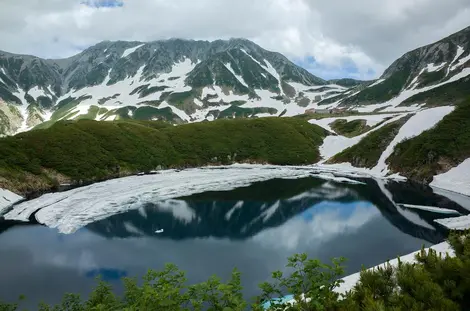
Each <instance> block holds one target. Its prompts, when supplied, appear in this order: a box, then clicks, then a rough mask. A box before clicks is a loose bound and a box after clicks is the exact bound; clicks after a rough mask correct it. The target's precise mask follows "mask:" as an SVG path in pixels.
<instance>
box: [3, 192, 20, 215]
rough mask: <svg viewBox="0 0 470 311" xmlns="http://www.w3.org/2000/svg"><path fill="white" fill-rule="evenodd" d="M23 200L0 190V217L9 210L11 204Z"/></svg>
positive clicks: (11, 193)
mask: <svg viewBox="0 0 470 311" xmlns="http://www.w3.org/2000/svg"><path fill="white" fill-rule="evenodd" d="M21 200H23V197H21V196H19V195H17V194H15V193H13V192H11V191H8V190H5V189H2V188H0V216H1V215H3V213H4V212H5V211H6V210H7V209H8V208H10V207H11V206H12V205H13V204H15V203H17V202H19V201H21Z"/></svg>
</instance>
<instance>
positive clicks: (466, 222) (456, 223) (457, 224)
mask: <svg viewBox="0 0 470 311" xmlns="http://www.w3.org/2000/svg"><path fill="white" fill-rule="evenodd" d="M434 221H435V222H437V223H438V224H440V225H443V226H444V227H446V228H448V229H451V230H467V229H470V215H465V216H460V217H452V218H441V219H435V220H434Z"/></svg>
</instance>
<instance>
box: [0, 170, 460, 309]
mask: <svg viewBox="0 0 470 311" xmlns="http://www.w3.org/2000/svg"><path fill="white" fill-rule="evenodd" d="M364 181H365V182H366V183H367V184H366V185H350V184H338V183H332V182H328V181H324V180H321V179H315V178H303V179H297V180H288V179H287V180H284V179H274V180H269V181H265V182H259V183H255V184H252V185H251V186H248V187H244V188H238V189H236V190H232V191H224V192H205V193H202V194H197V195H192V196H189V197H183V198H178V199H173V200H168V201H164V202H160V203H158V204H147V205H145V206H142V207H141V208H140V209H138V210H132V211H129V212H127V213H123V214H118V215H113V216H110V217H109V218H107V219H104V220H101V221H98V222H95V223H92V224H89V225H88V226H86V227H84V228H82V229H80V230H78V231H77V232H75V233H74V234H70V235H64V234H60V233H58V231H57V230H56V229H51V228H47V227H44V226H41V225H38V224H18V223H14V222H7V221H2V222H0V300H4V301H13V300H15V299H16V298H17V297H18V296H19V295H20V294H24V295H26V296H27V298H28V300H27V302H26V303H25V306H26V307H31V306H33V305H36V303H37V302H38V301H40V300H43V301H45V302H48V303H57V302H58V301H59V300H60V298H61V297H62V295H63V294H64V293H66V292H76V293H81V294H83V295H85V296H86V295H87V294H88V293H89V292H90V290H91V288H92V287H93V286H94V285H95V281H94V279H95V277H96V276H97V275H101V276H102V278H103V279H104V280H107V281H109V282H111V283H112V284H113V285H114V287H115V289H116V291H117V292H121V291H122V288H121V283H120V278H121V277H122V276H137V277H140V276H142V275H143V274H144V273H145V272H146V271H147V269H149V268H153V269H161V268H162V267H163V266H164V264H165V263H168V262H172V263H175V264H177V265H178V266H179V267H180V268H181V269H182V270H185V271H186V272H187V277H188V279H189V282H190V283H193V282H200V281H204V280H206V279H207V278H208V277H209V276H210V275H212V274H217V275H219V276H220V277H222V278H223V279H225V278H227V277H228V276H229V275H230V272H231V270H232V269H233V268H234V267H237V268H238V269H239V270H241V272H242V280H243V285H244V288H245V294H246V296H247V297H251V296H254V295H256V294H258V291H257V285H258V284H259V283H260V282H263V281H265V280H267V279H268V278H269V276H270V273H271V272H272V271H274V270H278V269H282V268H283V267H284V266H285V264H286V259H287V257H289V256H290V255H292V254H295V253H301V252H305V253H307V254H308V255H309V256H310V257H312V258H319V259H321V260H323V261H329V260H330V258H332V257H339V256H344V257H346V258H347V259H348V261H347V267H346V271H347V273H354V272H357V271H359V270H360V268H361V265H364V266H365V267H371V266H374V265H377V264H379V263H381V262H384V261H385V260H387V259H390V258H395V257H396V256H397V255H404V254H407V253H410V252H413V251H416V250H418V249H419V248H420V247H421V246H422V245H423V244H424V245H425V246H430V245H432V244H436V243H439V242H441V241H443V240H444V239H445V237H446V234H447V231H446V230H445V229H444V228H442V227H439V225H437V224H435V223H434V222H433V220H434V219H436V218H441V217H449V216H448V215H444V216H443V215H439V214H436V213H431V212H424V211H419V210H411V209H409V210H407V209H405V208H399V207H397V205H396V204H395V203H409V204H421V205H433V206H439V207H445V208H451V209H456V210H458V211H460V212H461V213H462V214H468V213H469V212H468V211H467V210H466V209H464V208H462V207H461V206H459V205H458V204H456V203H454V202H453V201H451V200H449V199H447V198H446V197H443V196H438V195H436V194H434V193H433V192H432V190H431V189H430V188H425V187H421V186H417V185H413V184H409V183H394V182H389V183H388V184H387V185H386V190H387V193H388V195H387V194H385V193H384V191H382V190H383V187H384V186H383V185H382V190H381V187H380V186H379V185H378V184H377V182H376V181H375V180H364ZM158 229H164V232H163V233H156V232H155V231H156V230H158Z"/></svg>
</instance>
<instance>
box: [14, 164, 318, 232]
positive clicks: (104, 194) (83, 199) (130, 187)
mask: <svg viewBox="0 0 470 311" xmlns="http://www.w3.org/2000/svg"><path fill="white" fill-rule="evenodd" d="M310 171H311V169H309V168H308V167H303V168H297V167H276V166H256V165H255V166H251V167H250V166H248V167H246V166H245V167H244V166H238V167H237V166H228V167H218V168H213V167H212V168H209V167H208V168H199V169H188V170H184V171H181V172H176V171H174V170H170V171H163V172H162V173H161V174H158V175H145V176H131V177H126V178H120V179H113V180H108V181H105V182H101V183H96V184H93V185H89V186H85V187H81V188H77V189H73V190H70V191H66V192H60V193H50V194H46V195H43V196H42V197H40V198H38V199H35V200H31V201H27V202H24V203H21V204H18V205H17V206H15V208H14V209H13V210H12V211H10V212H9V213H7V214H6V215H5V218H6V219H14V220H20V221H27V220H28V219H29V217H30V216H31V215H32V214H33V213H34V212H36V211H38V210H39V211H38V212H37V213H36V219H37V220H38V222H39V223H42V224H45V225H47V226H49V227H52V228H57V229H58V230H59V231H60V232H62V233H72V232H74V231H76V230H77V229H79V228H81V227H83V226H85V225H87V224H89V223H91V222H94V221H98V220H101V219H104V218H107V217H108V216H110V215H114V214H118V213H123V212H126V211H128V210H132V209H138V208H139V207H141V206H142V205H143V204H145V203H150V202H157V201H162V200H167V199H173V198H177V197H181V196H186V195H191V194H195V193H201V192H205V191H208V190H210V191H225V190H232V189H234V188H237V187H243V186H248V185H250V184H251V183H253V182H257V181H264V180H268V179H272V178H302V177H307V176H310ZM188 217H189V216H188Z"/></svg>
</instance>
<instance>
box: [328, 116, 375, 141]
mask: <svg viewBox="0 0 470 311" xmlns="http://www.w3.org/2000/svg"><path fill="white" fill-rule="evenodd" d="M330 127H331V128H332V129H333V130H334V131H335V132H336V133H337V134H339V135H343V136H346V137H354V136H358V135H361V134H363V133H365V132H367V131H369V130H370V129H371V127H370V126H368V125H367V121H366V120H361V119H360V120H352V121H349V122H348V121H347V120H345V119H338V120H336V121H334V122H333V123H331V124H330Z"/></svg>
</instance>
